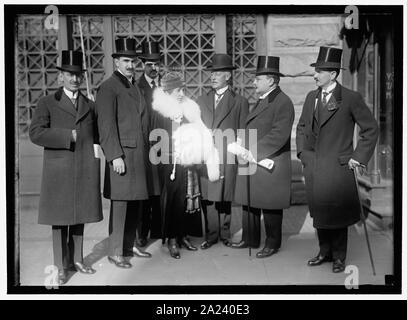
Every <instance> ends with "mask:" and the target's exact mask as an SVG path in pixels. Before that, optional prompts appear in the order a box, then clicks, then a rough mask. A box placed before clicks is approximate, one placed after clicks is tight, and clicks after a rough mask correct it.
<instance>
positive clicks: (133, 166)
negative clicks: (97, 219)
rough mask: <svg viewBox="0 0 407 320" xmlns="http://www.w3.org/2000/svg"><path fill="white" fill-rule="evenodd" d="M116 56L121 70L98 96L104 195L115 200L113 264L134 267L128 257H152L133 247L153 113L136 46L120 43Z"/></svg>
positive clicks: (144, 188)
mask: <svg viewBox="0 0 407 320" xmlns="http://www.w3.org/2000/svg"><path fill="white" fill-rule="evenodd" d="M115 44H116V52H115V53H113V54H112V57H113V59H114V64H115V66H116V71H114V73H113V75H112V76H111V77H110V78H108V79H107V80H106V81H104V82H103V83H102V84H101V85H100V87H99V90H98V93H97V96H96V105H97V110H98V125H99V133H100V144H101V146H102V149H103V151H104V154H105V157H106V167H105V181H104V184H105V185H104V191H103V195H104V197H105V198H108V199H110V200H111V206H110V220H109V234H110V237H109V254H108V260H109V261H110V262H111V263H114V264H115V265H116V266H117V267H120V268H130V267H131V266H132V265H131V264H130V262H129V261H128V260H127V259H124V256H131V255H135V256H139V257H150V256H151V255H150V254H149V253H147V252H143V251H141V250H139V249H138V248H136V247H134V246H133V245H134V241H135V238H136V226H137V223H138V221H139V218H140V214H141V212H142V210H143V202H144V201H145V200H148V197H149V190H148V181H147V180H148V170H147V169H146V167H147V165H148V144H147V143H148V130H149V114H148V109H147V106H146V102H145V100H144V97H143V95H142V93H141V91H140V89H139V88H138V86H137V84H136V82H135V79H134V78H133V75H134V67H135V62H136V42H135V40H134V39H123V38H121V39H117V40H116V41H115Z"/></svg>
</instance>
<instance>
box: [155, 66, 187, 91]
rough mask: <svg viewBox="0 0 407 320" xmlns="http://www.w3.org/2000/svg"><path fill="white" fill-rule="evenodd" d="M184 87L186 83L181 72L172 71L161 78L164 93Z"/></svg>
mask: <svg viewBox="0 0 407 320" xmlns="http://www.w3.org/2000/svg"><path fill="white" fill-rule="evenodd" d="M184 86H185V82H184V80H183V77H182V74H181V73H179V72H175V71H170V72H168V73H166V74H165V75H164V76H163V77H162V78H161V89H163V90H164V91H169V90H172V89H175V88H180V87H184Z"/></svg>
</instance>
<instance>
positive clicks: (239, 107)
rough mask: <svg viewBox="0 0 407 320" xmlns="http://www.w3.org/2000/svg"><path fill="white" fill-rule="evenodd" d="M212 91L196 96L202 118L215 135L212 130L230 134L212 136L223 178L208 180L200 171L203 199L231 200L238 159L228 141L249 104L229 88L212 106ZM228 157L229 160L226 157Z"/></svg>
mask: <svg viewBox="0 0 407 320" xmlns="http://www.w3.org/2000/svg"><path fill="white" fill-rule="evenodd" d="M214 95H215V92H214V91H213V90H211V91H209V92H208V93H205V94H203V95H201V96H200V97H198V99H197V103H198V105H199V107H200V109H201V118H202V121H203V122H204V124H205V125H206V127H208V128H209V129H211V130H212V131H213V132H214V133H215V135H216V131H214V130H217V131H218V132H223V133H225V137H226V136H228V137H229V140H227V139H226V138H224V139H217V138H216V137H215V139H214V141H215V147H216V148H217V149H218V151H219V152H220V159H221V164H220V176H221V177H223V178H222V179H220V180H218V181H215V182H211V181H209V180H208V177H207V175H206V174H204V173H203V174H201V187H202V197H203V199H204V200H210V201H233V198H234V191H235V184H236V172H237V160H236V159H235V157H234V156H233V155H232V154H230V153H228V152H227V145H228V144H229V143H231V142H234V141H236V136H237V130H238V129H244V127H245V121H246V117H247V114H248V112H249V104H248V101H247V99H246V98H244V97H242V96H241V95H239V94H236V93H234V92H233V91H232V90H231V89H228V90H227V91H226V92H225V94H224V96H223V98H222V99H221V100H220V102H219V104H218V105H217V107H216V109H214ZM226 130H227V131H226ZM227 132H229V133H230V134H227ZM228 157H229V162H230V163H228V161H227V159H228Z"/></svg>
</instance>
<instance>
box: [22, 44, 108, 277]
mask: <svg viewBox="0 0 407 320" xmlns="http://www.w3.org/2000/svg"><path fill="white" fill-rule="evenodd" d="M57 68H58V69H59V70H60V73H59V75H58V80H59V81H60V83H61V84H62V87H61V88H59V89H58V91H56V92H55V93H54V94H50V95H47V96H45V97H43V98H41V99H40V100H39V102H38V105H37V108H36V109H35V113H34V116H33V119H32V122H31V125H30V130H29V134H30V139H31V141H32V142H33V143H35V144H37V145H39V146H42V147H44V163H43V172H42V184H41V194H40V203H39V217H38V223H40V224H46V225H51V226H52V243H53V253H54V265H56V266H57V268H58V283H59V284H64V283H65V282H66V281H67V271H68V270H70V269H73V270H75V269H76V270H77V271H79V272H81V273H85V274H93V273H95V270H94V269H92V268H91V267H90V266H86V265H85V264H84V263H83V251H82V250H83V248H82V247H83V230H84V224H85V223H90V222H98V221H100V220H102V219H103V214H102V204H101V197H100V159H98V158H96V157H95V154H94V144H97V143H98V134H97V120H96V113H95V109H96V105H95V103H94V102H92V101H90V100H89V99H88V98H86V97H85V96H84V95H82V93H81V92H80V91H79V87H80V85H81V83H82V80H83V72H84V71H85V70H83V68H82V52H76V51H71V50H67V51H62V59H61V66H59V67H57Z"/></svg>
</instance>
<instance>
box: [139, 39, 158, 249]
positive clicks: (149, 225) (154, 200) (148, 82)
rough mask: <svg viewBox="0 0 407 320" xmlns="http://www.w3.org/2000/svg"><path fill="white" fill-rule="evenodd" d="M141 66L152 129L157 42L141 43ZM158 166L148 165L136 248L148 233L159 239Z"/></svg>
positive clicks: (144, 244) (140, 245)
mask: <svg viewBox="0 0 407 320" xmlns="http://www.w3.org/2000/svg"><path fill="white" fill-rule="evenodd" d="M138 58H139V59H140V60H141V62H142V64H143V69H144V72H143V74H142V75H141V77H140V78H138V80H137V84H138V86H139V88H140V89H141V92H142V93H143V95H144V99H145V100H146V104H147V108H148V111H149V114H150V127H151V128H153V127H154V123H153V121H154V117H153V116H152V107H151V103H152V96H153V90H154V89H155V88H156V87H157V86H160V81H161V77H160V73H159V72H160V64H161V59H162V54H161V53H160V47H159V43H158V42H150V41H145V42H143V43H142V47H141V54H140V55H139V56H138ZM160 168H161V167H160V165H153V164H151V165H150V170H151V175H152V177H153V179H152V184H151V185H152V186H151V187H152V193H151V194H152V195H151V196H150V199H149V201H148V202H147V203H146V206H145V210H144V211H143V214H142V217H141V223H140V224H139V226H138V239H137V241H136V246H138V247H145V246H146V245H147V243H148V240H147V238H148V233H149V232H150V238H151V239H158V238H161V231H160V230H161V213H160V212H161V211H160V191H161V184H162V183H161V182H160Z"/></svg>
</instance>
